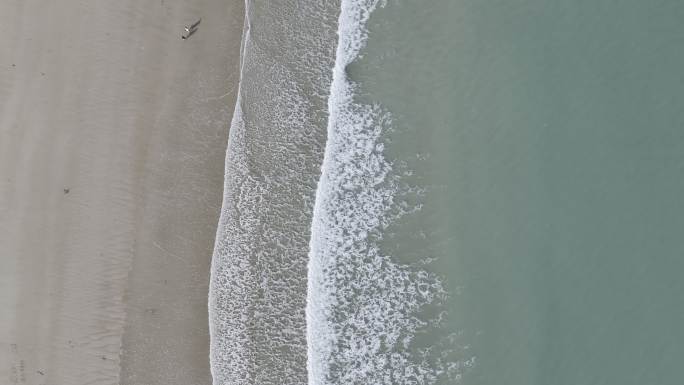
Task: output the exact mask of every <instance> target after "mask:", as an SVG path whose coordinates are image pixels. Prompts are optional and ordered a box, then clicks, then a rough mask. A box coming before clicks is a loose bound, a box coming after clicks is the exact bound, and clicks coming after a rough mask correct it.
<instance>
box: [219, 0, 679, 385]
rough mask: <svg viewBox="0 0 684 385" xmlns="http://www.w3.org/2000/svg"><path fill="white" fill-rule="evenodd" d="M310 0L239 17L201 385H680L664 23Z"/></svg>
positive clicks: (632, 11) (675, 147)
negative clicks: (208, 370)
mask: <svg viewBox="0 0 684 385" xmlns="http://www.w3.org/2000/svg"><path fill="white" fill-rule="evenodd" d="M326 4H327V5H325V6H313V5H312V3H311V2H307V1H304V0H301V1H298V0H288V1H283V2H278V3H272V2H261V1H248V2H247V7H246V8H247V19H246V27H245V34H244V36H243V52H242V58H243V60H242V70H241V81H240V93H239V95H240V96H239V98H238V104H237V106H236V115H235V118H234V120H233V123H232V126H231V134H230V135H231V138H230V143H229V148H228V152H227V157H226V192H225V198H224V204H223V210H222V216H221V222H220V224H219V230H218V232H217V244H216V250H215V253H214V262H213V266H212V283H211V293H210V309H211V310H210V317H211V318H210V322H211V325H212V326H211V331H212V373H213V375H214V382H215V384H268V383H274V384H275V383H278V384H302V383H308V384H311V385H323V384H455V383H460V384H465V385H493V384H507V385H533V384H539V385H547V384H554V385H564V384H567V385H571V384H572V385H576V384H621V385H623V384H627V385H629V384H634V385H637V384H640V385H641V384H659V385H663V384H664V385H668V384H679V383H681V382H682V381H681V379H680V377H681V375H680V370H679V367H678V363H679V361H680V359H681V357H684V331H682V328H681V326H680V325H682V324H684V322H683V321H684V311H683V309H682V308H683V306H682V300H681V299H680V298H681V294H682V293H683V292H684V281H683V280H682V279H680V275H681V272H682V271H683V268H684V259H683V258H682V256H681V255H682V252H683V251H684V241H682V239H684V238H683V237H682V236H681V235H682V229H683V228H684V226H683V225H684V223H683V222H684V219H682V218H684V215H683V214H684V208H682V207H684V206H682V205H680V204H679V203H680V202H679V201H680V199H681V198H680V197H681V196H684V178H682V175H681V174H682V173H683V171H684V130H682V126H683V123H684V112H683V111H684V109H683V108H682V91H683V90H684V72H682V68H684V54H683V53H682V52H684V50H682V49H681V47H682V45H684V24H682V23H681V20H684V4H682V3H679V2H675V1H649V2H646V1H632V0H624V1H620V2H618V1H607V0H592V1H588V0H578V1H573V2H549V1H541V0H508V1H481V0H458V1H451V0H434V1H430V2H425V1H423V2H418V1H414V2H409V1H399V0H388V1H386V2H378V1H373V0H342V1H340V2H339V3H326ZM335 32H337V33H336V34H335Z"/></svg>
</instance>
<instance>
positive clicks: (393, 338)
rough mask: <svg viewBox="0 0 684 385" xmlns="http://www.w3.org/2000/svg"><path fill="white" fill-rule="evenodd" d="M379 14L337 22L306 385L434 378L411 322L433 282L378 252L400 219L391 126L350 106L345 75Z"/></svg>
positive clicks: (435, 291)
mask: <svg viewBox="0 0 684 385" xmlns="http://www.w3.org/2000/svg"><path fill="white" fill-rule="evenodd" d="M380 5H381V3H380V2H379V1H377V0H343V1H342V9H341V14H340V17H339V26H338V28H339V29H338V38H339V42H338V47H337V56H336V62H335V66H334V69H333V78H332V84H331V88H330V97H329V100H328V109H329V121H328V139H327V144H326V150H325V158H324V161H323V166H322V175H321V178H320V181H319V183H318V189H317V192H316V203H315V206H314V216H313V220H312V234H311V241H310V252H309V265H308V266H309V274H308V295H307V309H306V310H307V344H308V357H307V362H308V363H307V367H308V378H309V384H310V385H323V384H399V383H401V384H430V383H434V381H435V380H436V379H437V378H438V376H439V375H440V373H439V370H440V369H439V368H438V367H436V366H435V365H434V363H431V362H429V360H426V359H425V354H424V353H425V352H421V351H420V349H417V348H415V347H414V346H413V344H412V341H413V338H414V336H415V333H416V332H417V330H419V329H420V328H422V327H424V326H426V324H425V321H423V320H420V319H419V318H418V316H417V314H418V313H419V311H420V310H421V309H423V308H424V307H425V306H427V305H429V304H431V303H433V302H434V301H435V300H437V299H438V298H439V296H441V295H442V294H443V290H442V287H441V285H440V282H439V280H438V279H437V278H436V277H435V276H433V275H431V274H429V273H427V272H426V271H423V270H420V269H416V268H415V266H414V267H410V266H405V265H401V264H398V263H396V262H395V261H394V260H393V258H392V257H391V256H388V255H384V254H383V253H382V252H381V250H380V248H379V240H380V239H381V236H382V231H383V230H385V229H386V228H387V226H388V225H390V224H391V223H392V221H393V220H396V219H397V216H398V215H401V214H396V213H397V212H401V210H400V207H399V205H398V204H397V203H395V202H396V200H397V197H398V195H399V194H401V191H400V184H399V182H398V178H397V170H394V169H393V166H392V165H391V164H390V163H389V162H388V161H386V160H385V158H384V156H383V145H382V143H381V136H382V135H383V133H385V132H386V131H387V129H388V128H389V126H390V124H391V120H390V116H389V114H388V113H386V112H383V110H382V108H381V107H380V106H370V105H364V104H360V103H357V102H355V100H354V94H355V88H356V87H358V85H356V84H354V83H353V82H352V81H351V80H350V79H349V78H348V76H347V74H346V68H347V66H348V65H349V64H350V63H352V62H353V61H354V60H355V59H356V58H357V57H358V56H359V53H360V52H361V50H362V49H363V48H364V44H365V41H366V38H367V31H366V29H365V24H366V22H367V21H368V19H369V17H370V15H371V13H372V12H373V11H374V10H375V9H376V8H377V7H378V6H380ZM398 209H399V210H398ZM393 213H395V214H393Z"/></svg>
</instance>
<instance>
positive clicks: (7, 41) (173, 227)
mask: <svg viewBox="0 0 684 385" xmlns="http://www.w3.org/2000/svg"><path fill="white" fill-rule="evenodd" d="M243 15H244V13H243V2H242V1H235V0H228V1H226V0H187V1H181V0H146V1H140V0H117V1H110V0H60V1H44V0H3V1H0V309H2V310H0V384H21V383H26V384H36V385H71V384H123V385H126V384H136V385H138V384H140V385H152V384H166V385H173V384H179V385H180V384H182V385H192V384H210V383H211V376H210V373H209V361H208V342H209V341H208V325H207V309H206V306H207V285H208V278H209V263H210V258H211V252H212V247H213V238H214V234H215V228H216V223H217V219H218V215H219V208H220V207H219V206H220V202H221V194H222V186H223V184H222V181H223V161H224V154H225V147H226V140H227V130H228V124H229V120H230V115H231V112H232V109H233V105H234V101H235V90H236V89H237V87H236V82H237V80H238V74H237V67H238V59H239V57H238V55H239V41H240V37H241V36H240V35H241V30H242V21H243ZM199 17H202V24H201V25H200V26H199V30H198V32H197V33H196V34H195V35H193V36H192V37H191V38H190V39H188V40H186V41H183V40H181V39H180V35H181V32H182V30H183V26H184V24H188V23H192V22H193V21H195V20H196V19H197V18H199Z"/></svg>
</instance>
